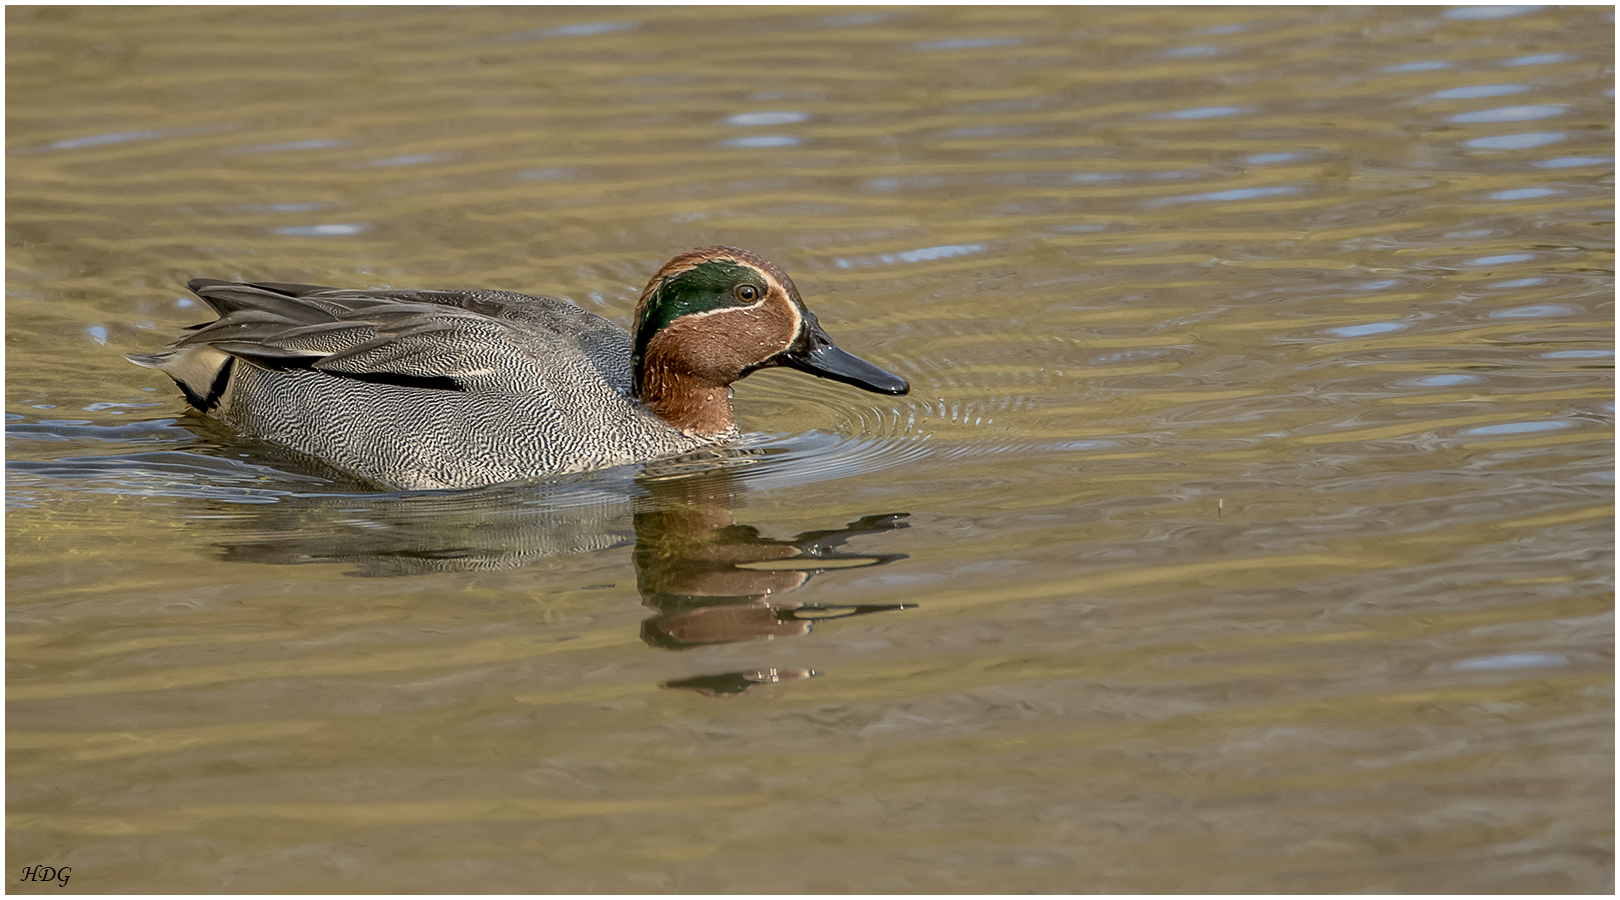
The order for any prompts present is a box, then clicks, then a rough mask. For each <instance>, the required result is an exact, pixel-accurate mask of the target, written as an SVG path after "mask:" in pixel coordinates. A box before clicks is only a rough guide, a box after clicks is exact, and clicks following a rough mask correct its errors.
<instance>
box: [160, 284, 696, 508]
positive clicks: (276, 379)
mask: <svg viewBox="0 0 1620 900" xmlns="http://www.w3.org/2000/svg"><path fill="white" fill-rule="evenodd" d="M190 286H191V288H192V290H193V291H195V292H196V293H197V295H198V296H200V297H202V298H203V300H205V301H206V302H207V303H208V304H209V305H210V306H212V307H213V308H214V309H215V311H216V312H218V313H219V315H220V318H219V319H218V320H217V321H215V322H211V323H208V324H206V325H202V326H197V327H196V329H195V331H194V333H193V334H191V335H188V336H186V337H185V338H183V339H181V340H180V341H178V342H176V344H175V345H174V349H173V350H171V351H170V352H168V353H161V354H152V355H137V356H132V357H131V358H132V359H133V360H135V361H136V362H138V363H141V364H142V365H148V366H153V367H155V368H159V369H162V370H163V371H165V372H167V373H168V374H169V375H170V376H171V377H172V378H174V380H175V381H176V382H177V383H178V384H179V385H180V386H181V388H182V389H183V390H184V391H185V393H186V396H187V397H188V398H189V399H190V400H191V402H192V403H193V404H194V405H195V406H197V407H198V408H200V409H203V410H205V411H207V412H210V413H211V414H213V415H216V416H217V417H219V418H220V419H221V420H223V421H225V422H227V423H228V424H230V425H232V426H233V427H235V428H237V429H239V430H241V431H243V432H245V433H247V434H250V435H253V436H255V437H258V438H260V439H262V440H265V441H269V442H271V443H274V444H278V445H281V446H284V447H289V448H291V449H293V450H297V451H299V452H301V453H305V454H308V455H310V456H313V457H316V458H318V459H321V460H323V461H325V462H327V463H329V464H332V465H336V466H338V467H339V468H342V469H345V470H347V471H350V472H353V473H355V474H357V475H360V476H362V477H365V478H367V479H370V480H372V481H376V482H379V483H382V484H385V485H391V486H395V487H402V488H413V489H420V488H455V487H472V486H477V485H484V484H493V483H496V482H501V481H510V480H514V479H519V478H530V477H536V476H542V475H548V474H554V473H561V472H572V471H582V470H585V469H593V468H600V467H603V466H610V465H616V464H622V463H631V462H640V461H644V460H648V459H654V458H657V457H660V456H668V455H671V454H675V453H682V452H685V451H687V450H691V449H695V448H696V447H699V446H702V445H703V444H705V443H708V442H709V441H708V440H705V439H702V438H695V437H691V436H688V435H684V434H682V433H681V432H679V431H677V430H675V429H673V428H671V427H670V426H669V425H668V424H666V423H665V422H664V421H663V420H662V419H659V418H658V417H657V416H656V415H653V414H652V413H651V412H649V411H648V410H646V409H645V408H644V407H643V406H642V405H641V404H639V403H637V402H636V401H634V400H633V399H631V397H630V387H631V385H630V380H631V362H630V356H631V343H630V336H629V334H627V333H626V332H625V331H624V329H622V328H620V327H619V326H617V325H615V324H613V323H612V322H609V321H608V320H606V319H604V318H602V317H601V316H598V315H595V314H593V313H590V312H587V311H586V310H583V309H581V308H579V307H578V306H575V305H573V304H572V303H569V302H567V301H564V300H556V299H552V298H546V297H530V296H526V295H523V294H514V293H508V292H505V291H484V290H470V291H350V290H340V289H335V288H326V287H319V286H316V285H297V284H279V283H259V284H235V283H231V282H224V281H214V280H210V279H197V280H196V281H193V282H191V285H190Z"/></svg>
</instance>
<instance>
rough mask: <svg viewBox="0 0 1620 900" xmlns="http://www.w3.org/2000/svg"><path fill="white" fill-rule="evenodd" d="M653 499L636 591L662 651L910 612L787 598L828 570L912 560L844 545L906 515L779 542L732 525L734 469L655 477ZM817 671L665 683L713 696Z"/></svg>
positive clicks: (639, 541)
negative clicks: (649, 612)
mask: <svg viewBox="0 0 1620 900" xmlns="http://www.w3.org/2000/svg"><path fill="white" fill-rule="evenodd" d="M648 487H649V488H650V489H651V490H652V492H653V493H652V496H651V497H649V498H644V502H642V503H641V504H639V508H638V509H637V511H636V517H635V521H636V553H635V560H636V588H637V589H638V590H639V591H640V592H641V600H642V602H643V603H645V604H646V605H647V606H649V607H651V608H652V609H654V610H656V611H657V613H658V614H657V615H655V616H653V617H652V618H650V619H647V620H646V621H645V622H643V623H642V624H641V638H642V640H644V641H646V642H647V643H648V644H650V645H651V646H654V647H661V648H663V649H666V650H684V649H687V648H690V647H697V646H702V645H705V644H721V643H733V642H737V641H754V640H771V639H774V638H779V637H794V636H798V635H803V634H808V633H809V632H810V629H811V627H812V626H813V625H814V624H815V623H816V622H819V621H825V620H828V619H841V618H848V617H850V616H859V615H865V614H867V613H874V612H883V611H887V610H899V609H906V608H907V607H908V605H907V604H899V603H895V604H860V605H847V606H824V605H819V604H806V603H802V602H800V601H797V600H793V599H790V598H788V597H786V596H784V595H786V594H789V593H792V592H793V591H796V590H798V589H799V588H800V587H802V586H804V584H805V583H806V582H808V581H809V580H810V576H812V575H815V574H817V573H819V572H823V571H827V570H829V569H858V568H866V567H869V566H881V565H884V564H885V563H890V562H893V561H895V560H897V559H904V558H905V554H900V553H885V554H870V555H862V554H853V553H843V552H840V551H839V548H840V547H841V546H842V545H843V543H844V542H845V541H847V540H849V539H850V538H852V537H855V536H857V535H863V534H881V533H883V532H885V531H892V530H894V529H898V528H905V527H906V523H905V522H904V521H903V520H904V519H905V517H906V514H905V513H894V514H889V515H878V516H864V517H862V518H860V519H857V520H856V521H854V522H851V523H849V524H848V525H846V526H844V527H843V528H837V529H830V530H825V531H807V532H804V533H802V534H799V535H796V536H795V537H793V538H790V539H788V540H785V541H784V540H775V539H773V538H767V537H764V536H762V535H761V534H760V533H759V530H758V529H756V528H754V527H753V526H751V525H738V524H736V523H735V522H734V521H733V520H732V511H731V489H732V487H733V483H732V479H731V476H730V473H727V472H723V471H721V472H709V473H705V474H702V475H696V476H686V477H682V478H678V479H670V480H667V481H664V480H650V481H649V482H648ZM814 674H815V673H814V672H812V671H810V670H808V669H775V668H767V669H758V670H752V671H747V672H726V673H722V674H718V675H704V676H698V677H696V678H685V679H677V680H674V681H669V682H665V686H666V687H681V688H689V689H692V690H696V691H699V692H700V693H705V694H709V695H711V696H721V695H729V694H737V693H741V692H742V691H744V690H747V689H748V688H750V687H753V686H754V685H756V684H774V683H777V682H780V681H795V680H799V679H801V678H808V677H810V676H812V675H814Z"/></svg>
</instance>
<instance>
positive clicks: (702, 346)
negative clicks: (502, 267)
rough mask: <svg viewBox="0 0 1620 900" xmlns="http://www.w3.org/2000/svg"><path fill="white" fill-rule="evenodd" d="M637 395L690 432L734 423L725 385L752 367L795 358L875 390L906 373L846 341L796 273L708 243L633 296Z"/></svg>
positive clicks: (796, 364) (886, 390)
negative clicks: (829, 327)
mask: <svg viewBox="0 0 1620 900" xmlns="http://www.w3.org/2000/svg"><path fill="white" fill-rule="evenodd" d="M634 338H635V350H634V357H633V360H634V366H635V375H634V385H635V392H636V396H637V397H638V398H640V399H641V401H642V402H643V403H646V404H647V406H649V407H650V408H651V409H652V410H653V411H654V412H656V413H658V415H660V416H662V417H663V418H664V420H665V421H667V422H669V423H670V424H671V425H674V426H675V427H676V428H680V429H681V430H683V431H687V432H689V433H693V434H717V433H719V432H723V431H725V430H726V429H728V428H731V427H732V425H733V419H732V414H731V399H730V390H729V387H728V386H729V385H730V384H731V383H732V382H733V381H736V380H737V379H739V378H741V377H743V376H744V375H747V374H748V373H749V372H752V371H754V370H756V369H763V368H766V367H769V366H791V367H792V368H795V369H798V370H800V371H801V372H809V373H810V374H811V375H815V376H818V377H821V378H830V379H832V380H833V381H842V382H844V383H845V384H852V385H854V386H856V387H858V388H863V389H865V390H868V391H873V392H875V393H879V394H904V393H906V392H907V391H909V390H910V389H911V386H910V385H908V384H907V383H906V380H905V379H904V378H901V377H900V376H898V375H895V374H893V373H890V372H886V371H884V370H882V369H880V368H878V367H877V366H874V365H872V364H871V363H869V362H867V361H866V360H864V359H861V358H860V357H858V356H854V355H852V354H849V353H846V352H844V351H843V350H840V349H839V348H838V346H837V345H836V344H834V343H833V342H832V338H829V337H828V336H827V333H826V332H825V331H822V330H821V325H820V324H818V323H817V322H816V316H815V314H814V313H812V312H810V310H808V309H806V308H805V305H804V301H803V300H801V299H799V289H798V288H796V287H794V286H793V279H791V278H789V277H788V276H787V273H785V272H783V271H782V270H781V269H779V268H777V267H776V265H775V264H774V263H772V262H770V261H769V260H766V259H763V258H761V257H759V256H756V255H754V254H753V253H749V252H748V251H747V250H739V249H737V248H735V247H704V248H703V249H701V250H693V251H691V252H688V253H682V254H681V255H680V256H677V257H675V258H674V259H672V260H670V261H669V262H668V263H666V264H665V265H664V267H663V268H662V269H660V270H658V274H657V275H654V276H653V278H652V280H651V281H649V282H647V289H646V290H644V291H642V292H641V301H640V302H639V303H637V304H636V324H635V335H634Z"/></svg>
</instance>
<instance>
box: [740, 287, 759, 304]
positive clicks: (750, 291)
mask: <svg viewBox="0 0 1620 900" xmlns="http://www.w3.org/2000/svg"><path fill="white" fill-rule="evenodd" d="M737 299H738V300H741V301H742V302H744V303H753V302H754V301H755V300H758V299H759V288H757V287H754V286H753V285H751V284H744V285H739V286H738V287H737Z"/></svg>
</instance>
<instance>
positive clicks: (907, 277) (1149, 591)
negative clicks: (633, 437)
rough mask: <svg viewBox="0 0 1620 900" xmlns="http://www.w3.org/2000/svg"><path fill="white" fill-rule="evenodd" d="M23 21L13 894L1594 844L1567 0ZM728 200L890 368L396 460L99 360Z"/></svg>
mask: <svg viewBox="0 0 1620 900" xmlns="http://www.w3.org/2000/svg"><path fill="white" fill-rule="evenodd" d="M7 25H8V28H7V50H8V53H7V77H8V97H7V99H8V102H7V113H8V129H7V163H8V167H7V179H8V180H7V201H8V202H7V240H8V243H7V270H8V271H7V289H8V293H7V305H6V313H7V316H6V325H7V349H8V351H9V354H8V357H7V371H6V376H7V377H6V414H7V436H8V465H7V501H8V504H9V511H8V514H7V518H6V524H7V535H6V548H7V588H8V591H7V616H8V618H7V626H8V635H7V636H8V656H7V658H8V662H9V669H8V677H7V694H8V696H7V703H8V707H7V708H8V718H7V747H8V770H7V774H8V791H7V814H8V829H7V851H8V852H7V860H8V865H10V866H11V868H12V870H13V871H12V873H11V875H10V877H12V878H15V877H16V871H17V870H18V869H20V867H22V866H24V865H33V864H43V865H48V866H53V867H63V866H70V867H71V868H72V877H71V881H70V882H69V883H68V884H67V886H66V887H65V888H62V887H58V886H57V885H56V884H54V883H52V884H49V885H45V884H33V883H17V882H15V881H13V882H8V884H9V885H10V886H11V888H12V889H13V890H18V891H24V892H28V891H34V892H44V891H62V890H68V891H73V890H78V891H84V892H174V891H184V892H216V891H322V892H324V891H465V890H483V891H603V892H661V891H679V892H779V891H788V892H824V891H833V892H837V891H868V892H872V891H875V892H953V891H963V892H985V891H991V892H1007V891H1040V892H1052V891H1064V892H1090V891H1113V892H1136V891H1149V892H1189V891H1190V892H1234V891H1235V892H1298V891H1304V892H1341V891H1400V892H1430V891H1439V892H1499V891H1511V892H1555V891H1582V892H1608V891H1612V889H1613V868H1612V866H1613V857H1612V838H1611V834H1612V828H1611V826H1612V822H1613V804H1612V797H1613V763H1612V760H1613V694H1612V683H1613V678H1612V646H1613V637H1612V635H1613V617H1612V609H1613V606H1612V580H1613V578H1612V576H1613V554H1612V548H1613V527H1612V524H1613V514H1612V498H1613V494H1612V490H1613V452H1612V450H1613V444H1612V438H1613V430H1612V429H1613V415H1614V406H1613V397H1614V394H1613V381H1612V370H1613V348H1614V344H1613V331H1612V329H1613V307H1612V299H1613V278H1612V246H1613V223H1612V208H1613V186H1612V182H1613V171H1614V168H1613V165H1614V164H1613V157H1612V149H1613V129H1612V123H1613V116H1614V111H1613V71H1612V60H1613V33H1614V26H1613V22H1612V11H1611V10H1610V9H1608V8H1603V7H1575V8H1568V9H1553V8H1542V7H1458V8H1416V7H1414V8H1382V9H1350V8H1316V9H1304V10H1301V9H1288V8H1272V7H1266V8H1248V9H1217V8H1163V7H1154V8H1141V9H1112V8H1097V7H1074V8H990V7H984V8H979V7H950V8H943V9H923V8H907V9H896V10H878V9H863V8H829V9H822V10H791V9H781V10H777V9H745V8H739V7H720V8H704V9H683V8H675V7H668V8H652V9H631V8H608V9H589V8H541V9H525V8H514V7H492V8H458V9H432V8H426V7H418V8H403V9H385V8H374V7H373V8H322V7H287V8H276V7H244V8H210V7H173V8H157V9H137V8H128V7H111V8H96V9H82V8H71V7H37V8H26V7H12V8H9V9H8V10H7ZM710 244H732V245H737V246H742V247H747V248H750V249H752V250H755V251H757V252H759V253H761V254H763V255H765V256H767V257H769V258H771V259H773V260H774V261H776V262H777V263H779V264H780V265H781V266H783V268H785V269H786V270H787V271H788V272H789V273H791V274H792V275H793V277H794V278H795V280H796V281H797V283H798V285H799V287H800V289H801V291H802V292H803V294H804V295H805V299H806V301H807V302H808V303H809V305H810V306H811V308H812V309H814V310H816V312H817V313H818V315H819V317H820V319H821V322H822V323H823V325H825V326H826V328H827V329H828V331H829V332H830V333H831V334H832V335H833V336H834V337H835V338H836V339H838V341H839V342H840V344H842V345H843V346H844V347H846V348H848V349H849V350H851V351H853V352H855V353H858V354H860V355H862V356H864V357H866V358H869V359H871V360H873V361H874V362H877V363H879V364H881V365H883V366H885V367H887V368H890V369H892V370H894V371H897V372H899V373H901V374H903V375H905V376H906V377H907V378H909V379H910V380H911V382H912V385H913V391H912V393H911V394H910V395H909V396H908V397H904V398H889V397H880V396H876V395H871V394H865V393H861V392H858V391H855V390H853V389H849V388H847V387H845V386H842V385H837V384H831V383H827V382H821V381H816V380H813V379H810V378H807V377H805V376H803V375H802V374H799V373H794V372H784V371H773V372H762V373H759V374H757V375H754V376H752V377H750V378H749V379H747V380H746V381H745V382H743V383H741V384H739V385H738V387H737V390H736V404H737V408H738V413H739V417H740V422H741V424H742V426H743V427H744V429H745V430H748V431H749V432H750V435H749V437H748V438H747V440H746V441H745V442H744V443H745V446H744V447H743V448H742V449H743V450H744V451H746V452H741V453H738V454H735V455H733V456H732V457H730V458H727V459H723V460H719V461H713V460H711V461H708V462H706V463H689V464H666V465H660V466H653V467H648V468H647V469H645V470H642V469H636V468H631V469H623V470H611V471H607V472H600V473H593V474H591V475H586V476H578V477H573V478H565V479H556V480H552V481H545V482H540V483H534V484H522V485H505V486H498V487H493V488H487V489H482V490H476V491H466V492H455V493H443V492H441V493H415V494H413V493H390V494H379V493H375V492H370V491H367V490H365V489H363V488H362V487H359V486H356V485H352V484H346V483H344V482H342V481H341V480H333V479H331V478H329V477H326V476H325V474H323V473H320V472H317V471H311V470H309V469H308V468H307V467H304V466H301V465H300V464H299V462H298V461H297V460H294V459H289V458H287V457H286V456H284V455H282V454H279V453H277V452H276V451H274V449H273V448H266V447H262V446H255V445H252V444H249V443H246V442H243V441H241V440H240V439H238V438H236V437H234V436H233V435H231V434H229V433H228V432H225V431H222V430H219V429H217V428H212V427H210V426H209V425H208V424H207V423H205V422H201V421H199V420H196V419H194V418H193V417H191V416H189V415H187V414H186V413H185V409H184V404H183V402H182V401H181V399H180V397H179V396H178V394H177V392H176V391H175V390H174V389H173V387H172V386H171V385H170V384H169V383H168V382H167V380H166V379H164V378H163V377H162V376H161V375H160V374H159V373H156V372H152V371H150V370H145V369H138V368H135V367H133V366H131V365H129V364H128V363H126V362H124V361H123V359H122V357H123V354H125V353H128V352H142V351H151V350H153V349H155V348H157V347H158V346H160V345H161V344H162V343H164V342H165V341H167V340H169V339H171V338H172V337H173V336H175V335H176V334H177V333H178V330H179V329H180V328H182V327H184V326H186V325H190V324H194V323H196V322H199V321H202V320H203V319H204V318H206V316H205V315H204V314H203V311H202V309H201V308H200V305H199V304H198V303H197V302H196V301H195V300H194V299H193V298H190V297H189V296H188V295H187V294H186V293H185V291H184V288H183V285H184V282H185V281H186V280H187V279H189V278H191V277H195V276H209V277H217V278H243V279H256V280H279V281H297V282H314V283H325V284H333V285H339V286H345V287H367V286H396V287H489V288H501V289H508V290H517V291H524V292H529V293H549V294H554V295H560V296H566V297H569V298H571V299H573V300H575V301H576V302H578V303H580V304H581V305H583V306H584V307H585V308H587V309H591V310H593V311H597V312H600V313H602V314H603V315H606V316H608V317H610V318H613V319H615V320H617V321H620V322H624V321H626V320H627V318H628V316H629V313H630V311H631V309H632V307H633V305H634V301H635V297H636V295H637V294H638V293H639V290H640V288H641V286H642V285H643V284H644V283H645V281H646V279H647V278H648V276H650V275H651V274H652V272H654V271H655V270H656V269H657V267H658V266H659V265H660V264H661V263H662V262H663V261H664V260H665V259H667V258H668V257H670V256H673V255H674V254H676V253H678V252H681V251H683V250H686V249H689V248H692V247H697V246H704V245H710Z"/></svg>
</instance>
